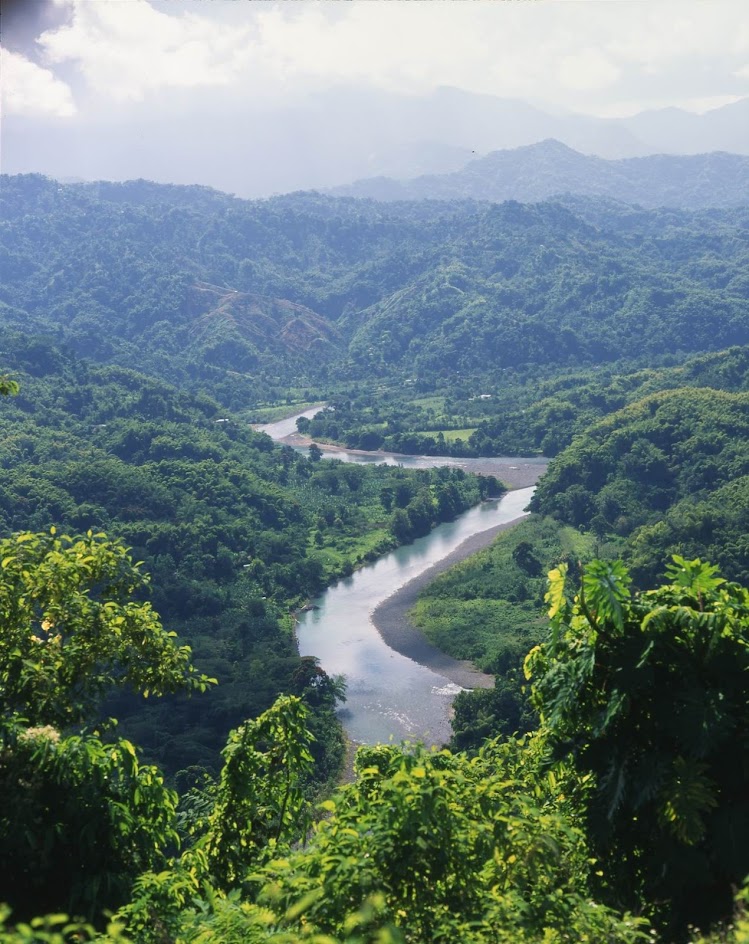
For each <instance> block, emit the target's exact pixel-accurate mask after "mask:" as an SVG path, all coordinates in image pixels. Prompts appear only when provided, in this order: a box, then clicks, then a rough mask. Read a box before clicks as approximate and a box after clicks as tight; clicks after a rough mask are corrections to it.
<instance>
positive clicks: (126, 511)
mask: <svg viewBox="0 0 749 944" xmlns="http://www.w3.org/2000/svg"><path fill="white" fill-rule="evenodd" d="M0 338H1V339H2V344H3V347H4V349H5V351H6V352H7V353H8V355H9V356H11V357H12V358H13V363H14V364H15V366H16V370H15V372H14V376H15V377H16V378H17V379H18V381H20V392H19V393H18V395H17V396H15V397H13V398H11V399H5V400H4V401H3V402H2V404H1V405H2V419H3V425H2V434H0V462H2V465H3V468H4V470H5V476H4V479H3V482H2V484H0V524H1V526H2V529H3V531H4V533H6V534H9V533H11V532H14V531H20V530H34V529H48V528H49V527H50V526H52V525H54V526H56V527H58V528H59V529H64V530H66V531H69V532H72V533H75V532H77V531H78V532H80V531H83V532H85V531H86V530H89V529H90V530H92V531H94V532H95V533H98V532H101V531H103V532H106V533H107V534H109V535H111V536H113V537H118V538H120V539H122V540H123V541H124V542H125V543H126V544H127V546H128V547H130V548H131V549H132V553H133V555H134V556H135V557H136V559H138V560H141V561H143V562H144V564H145V569H146V570H147V571H148V572H149V573H150V575H151V579H152V587H153V589H152V591H151V593H152V599H153V603H154V606H155V607H156V609H157V610H158V612H159V613H161V614H162V616H163V619H164V622H165V625H166V626H167V628H168V629H169V630H170V631H172V630H173V631H178V632H179V633H180V636H181V637H182V638H184V639H185V640H186V641H187V642H188V643H189V644H190V645H191V646H192V649H193V652H194V657H195V661H196V664H197V665H198V666H199V667H200V669H201V671H203V672H205V673H206V674H207V675H209V676H212V677H215V678H218V679H220V681H221V685H220V686H219V687H218V688H217V689H216V690H215V691H211V692H210V693H209V694H208V695H207V697H206V699H205V700H204V704H203V706H202V707H201V708H200V709H198V708H197V707H196V704H195V702H193V701H189V700H185V699H179V698H176V697H175V698H171V699H168V700H165V701H164V702H163V703H162V704H160V705H151V704H143V703H142V701H139V700H137V699H136V698H135V697H134V696H131V695H130V694H129V693H127V692H126V693H123V694H122V695H120V696H118V700H117V702H116V704H114V705H113V706H112V710H114V711H116V713H117V714H118V715H119V716H120V717H121V718H122V719H123V730H124V731H125V732H126V733H127V735H128V736H131V737H132V738H133V739H134V740H136V741H137V742H138V743H140V744H142V745H143V746H144V747H145V748H146V749H147V751H148V754H149V757H151V758H152V759H155V760H158V762H159V763H160V764H162V765H163V766H165V768H166V769H167V770H168V771H169V773H170V775H172V776H174V775H176V774H177V773H178V772H179V771H184V770H188V769H190V768H194V767H201V768H206V769H207V770H210V771H213V772H214V773H215V772H216V771H217V770H218V767H219V765H220V763H221V761H220V756H219V751H220V747H221V744H222V743H223V741H224V740H225V738H226V735H227V733H228V731H229V730H230V729H231V728H232V727H234V726H235V725H236V724H238V723H239V722H240V721H242V720H244V719H245V718H248V717H254V716H256V715H257V714H259V713H260V712H262V711H263V710H265V709H266V708H268V707H270V705H271V704H272V703H273V701H274V699H275V698H276V697H277V696H278V695H279V694H281V693H284V692H286V693H293V694H301V693H302V689H303V688H304V687H305V684H306V682H305V681H304V678H303V673H302V675H300V660H299V656H298V654H297V652H296V645H295V641H294V636H293V621H292V617H291V613H292V611H293V610H294V609H295V608H297V607H299V606H301V605H302V604H304V603H306V602H307V601H308V600H309V599H310V598H312V597H314V596H315V595H316V594H318V593H319V592H321V591H322V590H323V589H324V587H326V586H327V585H329V584H330V583H331V582H332V581H334V580H336V579H338V578H340V577H344V576H346V575H348V574H350V573H352V572H353V570H354V569H355V568H356V567H357V566H360V565H361V564H362V563H364V562H366V561H371V560H374V559H376V558H377V557H378V556H379V555H381V554H382V553H383V552H384V551H386V550H390V549H392V548H394V547H396V546H398V544H400V543H402V542H404V541H408V540H411V539H412V538H413V537H415V536H417V535H419V534H425V533H427V532H428V531H429V530H430V529H431V527H432V526H433V525H434V524H435V523H437V522H438V521H446V520H449V519H450V518H452V517H454V516H455V515H457V514H459V513H460V512H461V511H463V510H465V509H466V508H468V507H470V506H471V505H473V504H475V503H476V502H478V501H480V500H481V498H482V497H483V495H484V494H486V489H487V488H488V487H490V484H491V483H490V482H489V480H487V479H483V480H479V479H477V478H476V477H475V476H471V475H466V474H465V473H463V472H462V471H461V470H459V469H456V470H448V469H439V470H434V471H431V472H430V471H424V472H411V471H408V470H405V469H400V468H393V467H387V466H366V467H365V466H358V467H353V466H346V465H343V464H342V463H338V462H325V463H320V462H315V461H313V460H312V459H310V458H308V457H307V456H305V455H301V454H299V453H297V452H294V450H292V449H290V448H288V447H286V448H281V447H278V446H276V445H274V444H273V443H272V441H271V440H270V439H269V438H268V437H267V436H265V435H262V434H256V433H253V432H252V431H251V430H250V429H249V427H248V426H246V425H245V424H243V423H241V422H240V421H239V420H237V418H236V417H234V416H233V415H232V414H227V413H226V412H225V411H222V410H221V408H219V406H218V404H216V403H215V402H214V401H212V400H210V399H209V398H208V397H206V396H205V395H202V396H192V395H190V394H187V393H185V392H178V391H177V390H175V389H174V388H173V387H171V386H169V385H168V384H165V383H163V382H161V381H158V380H154V379H152V378H147V377H145V376H143V375H142V374H138V373H136V372H134V371H130V370H126V369H123V368H117V367H104V368H100V367H93V366H91V365H89V364H87V363H86V362H85V361H81V360H78V359H76V358H73V357H71V356H70V355H67V354H63V353H62V352H61V351H60V350H59V348H57V347H56V346H55V345H53V344H51V343H50V342H49V341H45V340H41V339H34V338H27V337H23V336H22V335H19V334H17V333H15V332H12V331H8V330H7V329H0ZM496 487H498V486H496ZM300 685H301V686H302V688H300V687H299V686H300ZM318 708H319V713H321V716H324V718H323V719H322V720H321V724H323V723H324V725H327V726H328V728H329V733H328V734H327V735H326V736H325V737H321V739H320V746H321V748H322V749H321V752H320V756H319V757H318V760H319V770H318V775H319V777H320V778H321V779H322V780H325V779H328V778H331V777H333V778H334V777H335V775H336V773H337V769H338V766H339V765H340V763H341V759H342V756H343V743H342V738H341V736H340V732H339V731H338V724H337V722H336V720H335V719H334V717H333V714H332V706H331V705H320V706H318ZM321 731H322V728H321Z"/></svg>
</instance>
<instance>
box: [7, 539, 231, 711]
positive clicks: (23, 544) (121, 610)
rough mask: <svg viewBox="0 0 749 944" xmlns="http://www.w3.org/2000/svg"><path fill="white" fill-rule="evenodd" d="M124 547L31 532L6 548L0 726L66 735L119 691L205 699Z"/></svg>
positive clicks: (202, 682) (203, 680) (202, 679)
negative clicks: (144, 598)
mask: <svg viewBox="0 0 749 944" xmlns="http://www.w3.org/2000/svg"><path fill="white" fill-rule="evenodd" d="M146 583H147V581H146V578H145V577H144V575H143V574H142V573H141V572H140V570H139V568H138V565H137V564H134V563H133V561H132V560H131V558H130V557H129V555H128V553H127V550H126V548H125V547H124V546H123V545H122V544H120V543H119V542H114V541H110V540H109V539H107V537H106V535H104V534H92V533H91V532H88V534H87V535H86V536H84V537H78V538H73V537H68V536H67V535H62V536H59V537H58V536H57V534H56V533H55V529H54V528H52V529H51V530H50V532H49V533H46V534H45V533H39V534H32V533H29V532H26V533H22V534H18V535H15V536H14V537H11V538H7V539H5V540H3V541H0V625H2V629H3V632H2V634H1V635H0V717H2V718H4V719H8V718H11V717H14V716H21V717H23V718H24V719H25V720H26V722H27V723H28V724H31V725H45V724H50V725H54V726H55V727H58V728H62V727H66V726H68V725H71V724H78V723H80V722H82V721H84V720H86V719H87V718H91V717H92V713H93V711H94V708H95V707H96V705H97V704H98V701H99V699H100V698H101V697H102V696H103V695H104V694H105V693H106V692H108V691H109V690H110V689H111V688H112V687H113V686H115V685H119V686H123V685H129V686H132V687H133V688H135V689H136V690H137V691H140V692H142V693H143V694H144V695H146V696H147V695H149V694H156V695H160V694H163V693H165V692H173V691H176V690H178V689H184V688H187V689H192V690H199V691H204V690H205V689H206V688H207V687H208V686H209V685H210V684H211V682H212V680H211V679H208V678H207V677H206V676H204V675H200V674H198V673H197V672H196V670H195V669H194V668H193V666H192V665H191V663H190V649H189V647H187V646H178V645H177V644H176V642H175V635H176V634H175V633H167V632H166V631H165V630H164V628H163V627H162V625H161V621H160V620H159V617H158V615H157V614H156V613H155V612H154V610H153V609H152V608H151V605H150V603H147V602H138V601H136V600H135V599H134V595H135V594H136V593H138V592H139V591H140V590H141V589H142V588H143V587H144V586H145V585H146Z"/></svg>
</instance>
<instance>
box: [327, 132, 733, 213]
mask: <svg viewBox="0 0 749 944" xmlns="http://www.w3.org/2000/svg"><path fill="white" fill-rule="evenodd" d="M331 193H333V194H334V195H336V196H350V197H359V198H361V197H366V198H370V199H374V200H383V201H394V200H455V199H473V200H488V201H490V202H493V203H502V202H504V201H505V200H518V201H520V202H523V203H538V202H540V201H543V200H547V199H549V197H553V196H558V195H561V194H567V193H572V194H580V195H583V196H595V197H607V198H609V199H614V200H619V201H621V202H622V203H631V204H639V205H641V206H644V207H659V206H664V207H683V208H685V209H693V210H696V209H705V208H707V207H711V206H715V207H731V206H741V205H744V204H749V157H744V156H743V155H738V154H727V153H725V152H721V151H718V152H713V153H710V154H696V155H681V156H676V155H670V154H655V155H651V156H648V157H631V158H623V159H620V160H609V159H605V158H601V157H594V156H590V155H585V154H580V153H579V152H577V151H574V150H573V149H572V148H570V147H568V146H567V145H565V144H562V143H561V142H560V141H555V140H546V141H541V142H540V143H539V144H530V145H526V146H525V147H519V148H514V149H512V150H502V151H493V152H492V153H491V154H487V155H486V157H481V158H478V159H477V160H474V161H471V162H470V163H469V164H467V165H466V166H465V167H463V168H462V169H461V170H458V171H454V172H453V173H448V174H430V175H423V176H421V177H416V178H414V179H412V180H395V179H393V178H390V177H373V178H369V179H366V180H359V181H356V182H355V183H353V184H349V185H348V186H344V187H336V188H335V189H333V190H332V191H331Z"/></svg>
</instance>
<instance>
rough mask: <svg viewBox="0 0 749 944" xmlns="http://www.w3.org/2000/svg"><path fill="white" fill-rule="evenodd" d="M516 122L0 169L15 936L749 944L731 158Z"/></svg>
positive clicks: (316, 943) (748, 741)
mask: <svg viewBox="0 0 749 944" xmlns="http://www.w3.org/2000/svg"><path fill="white" fill-rule="evenodd" d="M539 147H541V146H540V145H539ZM568 152H569V153H568ZM511 153H512V152H497V155H500V156H496V155H495V156H494V157H493V158H491V159H490V158H484V159H483V160H482V161H477V162H475V164H472V165H470V167H471V168H472V170H471V173H470V174H469V175H468V177H467V178H465V179H464V178H462V177H460V176H459V175H457V174H454V175H452V177H451V178H450V180H449V181H447V180H442V181H441V182H440V180H438V179H437V178H436V177H435V178H434V179H432V178H427V177H422V178H419V181H420V182H417V183H416V184H414V185H413V186H408V187H407V186H405V185H403V186H400V187H399V186H396V185H395V184H394V183H392V182H391V184H392V185H388V184H387V182H386V181H383V180H380V181H379V183H377V185H376V186H375V185H374V184H370V185H368V186H363V185H362V186H360V187H359V188H358V189H357V187H353V186H350V187H347V188H342V190H341V191H331V192H323V191H322V190H301V191H297V192H290V193H284V194H279V195H276V196H272V197H267V198H263V199H240V198H239V197H237V196H232V195H230V194H229V193H227V192H223V191H221V190H218V189H212V188H210V187H207V186H197V185H190V186H188V185H177V184H173V183H172V184H170V183H155V182H153V181H150V180H145V179H136V180H129V181H124V182H114V181H104V180H101V181H85V180H79V181H76V180H62V179H55V178H53V177H51V176H45V175H42V174H38V173H25V174H13V175H6V176H3V177H2V179H1V182H0V207H1V209H0V272H2V278H1V284H0V465H1V466H2V476H1V477H0V801H1V802H0V834H1V835H2V843H1V844H0V941H2V942H3V944H68V942H76V944H84V942H100V944H115V942H121V944H224V942H226V944H233V942H237V944H239V942H242V944H244V942H248V944H250V942H275V944H577V942H589V944H645V942H649V944H652V942H657V944H747V942H749V884H748V882H749V204H747V200H746V192H747V191H746V180H747V174H749V171H748V170H747V165H749V158H746V157H735V160H734V159H732V160H731V161H728V160H727V155H723V157H722V158H721V159H719V160H718V159H716V160H713V161H712V162H708V161H707V158H704V159H702V158H701V159H700V160H701V161H702V163H699V162H697V161H694V162H691V163H689V162H686V160H685V159H681V158H676V157H674V158H668V157H666V156H661V157H660V158H658V160H657V161H656V160H655V159H653V160H652V161H651V162H650V163H649V164H647V165H644V164H643V165H642V166H640V167H635V166H633V165H632V163H631V162H619V164H624V163H627V164H628V166H627V167H626V168H623V167H613V166H612V168H608V167H604V166H603V165H604V164H606V162H604V161H602V160H600V159H599V161H598V164H596V165H595V167H594V170H595V173H594V172H593V171H592V170H591V171H590V172H589V171H577V170H576V171H575V174H576V175H577V176H574V177H573V176H570V174H571V173H572V172H571V171H569V173H568V170H569V168H568V165H569V167H572V165H574V166H575V167H577V166H578V164H579V161H576V160H574V159H573V157H571V156H570V155H573V156H574V152H572V151H570V150H569V149H568V148H563V147H562V145H559V144H555V143H554V142H552V143H551V144H549V143H548V142H547V143H546V144H545V145H544V146H543V153H542V154H541V158H539V160H540V163H539V164H538V166H537V167H536V165H534V167H535V170H534V174H536V178H537V180H538V181H539V183H538V188H536V189H535V190H532V191H530V190H529V189H528V187H529V186H530V185H529V184H527V180H528V179H527V175H526V178H525V180H526V183H525V184H524V186H525V187H526V189H525V190H523V191H522V192H518V193H517V194H516V197H513V195H512V192H508V187H509V184H507V186H505V184H506V183H507V180H509V177H508V178H503V177H501V173H509V172H507V171H506V170H502V168H506V166H509V165H508V164H507V162H508V161H509V160H510V158H509V157H502V156H501V155H509V154H511ZM539 153H541V152H539ZM536 157H538V155H536ZM577 157H581V156H580V155H578V156H577ZM534 159H535V158H534ZM669 161H671V163H669ZM610 163H611V164H612V165H614V164H616V163H617V162H613V161H612V162H610ZM498 168H499V170H498ZM552 170H553V176H551V177H550V182H549V181H547V182H546V183H544V180H546V178H543V174H544V173H545V172H546V171H549V173H551V171H552ZM500 171H501V173H500ZM625 171H626V173H625ZM518 173H520V172H519V171H518ZM482 174H490V175H494V176H493V177H492V178H491V179H492V180H494V182H495V184H496V187H495V189H494V190H492V189H491V188H490V187H488V185H486V186H485V185H484V183H482V180H483V178H482V177H481V175H482ZM565 174H567V176H565ZM680 174H683V175H684V177H683V195H684V199H682V200H680V199H679V192H678V187H677V186H675V184H674V181H678V180H679V179H682V178H680V177H679V175H680ZM498 175H499V176H498ZM617 175H618V176H617ZM721 175H723V176H721ZM731 175H733V176H731ZM610 178H611V180H615V181H618V188H619V189H616V188H615V187H614V184H612V183H610ZM534 179H535V178H534ZM466 180H467V181H468V183H466ZM503 181H504V183H502V182H503ZM737 181H738V182H737ZM586 182H588V183H589V186H587V189H586V186H585V185H586ZM500 183H502V186H501V187H500V186H499V184H500ZM469 184H470V186H469ZM526 184H527V186H526ZM542 184H543V186H542ZM604 184H605V186H604ZM430 188H431V189H430ZM510 189H511V188H510ZM344 191H345V192H344ZM388 568H389V569H388ZM335 595H337V596H335ZM334 600H339V601H340V602H337V603H335V602H334ZM336 607H338V608H339V609H338V610H336V609H335V608H336ZM360 612H361V613H362V614H363V615H362V616H361V617H360V616H359V615H358V614H359V613H360ZM336 614H337V615H336ZM365 626H366V627H367V628H366V629H365V628H362V627H365ZM367 634H369V635H367ZM378 660H379V661H378Z"/></svg>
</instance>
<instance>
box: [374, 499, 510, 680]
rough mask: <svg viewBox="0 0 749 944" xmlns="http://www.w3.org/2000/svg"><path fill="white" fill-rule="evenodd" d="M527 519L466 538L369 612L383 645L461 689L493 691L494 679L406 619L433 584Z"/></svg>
mask: <svg viewBox="0 0 749 944" xmlns="http://www.w3.org/2000/svg"><path fill="white" fill-rule="evenodd" d="M527 517H528V515H520V516H519V517H517V518H513V520H512V521H506V522H504V523H503V524H498V525H496V526H495V527H493V528H489V529H488V530H487V531H480V532H479V533H478V534H474V535H472V536H471V537H470V538H466V540H465V541H463V543H462V544H460V545H459V546H458V547H457V548H456V549H455V550H454V551H453V552H452V553H450V554H448V555H447V557H443V558H442V560H440V561H437V563H436V564H432V566H431V567H430V568H429V569H428V570H425V571H424V573H423V574H419V576H418V577H414V579H413V580H410V581H409V582H408V583H407V584H405V586H403V587H399V588H398V589H397V590H396V591H395V592H394V593H392V594H391V595H390V596H389V597H387V599H385V600H383V601H382V603H379V604H378V605H377V606H376V607H375V609H374V611H373V612H372V622H373V624H374V626H375V628H376V629H377V632H378V633H379V634H380V636H381V637H382V639H383V641H384V642H385V643H386V645H388V646H390V648H391V649H394V650H395V651H396V652H399V653H400V654H401V655H403V656H406V657H407V658H409V659H413V661H414V662H418V663H419V665H423V666H425V667H426V668H428V669H431V670H432V671H433V672H437V673H438V674H439V675H444V676H445V678H447V679H449V680H450V681H451V682H454V683H455V684H456V685H459V686H460V687H461V688H493V687H494V676H493V675H487V673H486V672H481V671H480V670H479V669H477V668H476V667H475V666H474V665H473V664H472V663H471V662H461V661H459V660H458V659H453V658H452V656H449V655H447V654H446V653H444V652H442V650H440V649H438V648H437V647H436V646H434V645H432V643H431V642H429V640H428V639H427V638H426V636H425V635H424V634H423V633H422V632H421V630H419V629H417V628H416V627H415V626H414V625H413V623H412V622H411V620H410V619H409V618H408V611H409V610H410V609H411V607H413V606H414V605H415V603H416V600H417V599H418V596H419V594H420V593H421V591H422V590H423V589H424V587H426V586H427V584H429V583H431V581H432V580H434V578H435V577H436V576H437V575H438V574H441V573H442V572H443V571H445V570H449V569H450V568H451V567H453V566H454V565H455V564H458V563H460V561H463V560H465V559H466V558H467V557H470V556H471V555H472V554H475V553H476V552H477V551H481V550H483V549H484V548H485V547H489V545H490V544H492V543H493V541H494V539H495V538H496V536H497V535H498V534H500V533H501V532H502V531H507V530H508V529H509V528H512V527H514V526H515V525H516V524H518V522H520V521H523V520H524V519H525V518H527Z"/></svg>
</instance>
